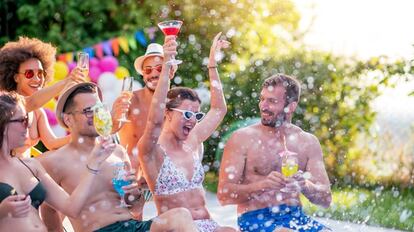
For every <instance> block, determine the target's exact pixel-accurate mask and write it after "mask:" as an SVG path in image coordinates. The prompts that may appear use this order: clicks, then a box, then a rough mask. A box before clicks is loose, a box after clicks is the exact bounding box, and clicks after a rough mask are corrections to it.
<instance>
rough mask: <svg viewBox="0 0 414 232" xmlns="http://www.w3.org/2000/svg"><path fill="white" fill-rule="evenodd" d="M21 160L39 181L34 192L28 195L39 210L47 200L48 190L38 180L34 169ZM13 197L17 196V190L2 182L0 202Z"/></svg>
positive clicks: (0, 184) (0, 183) (0, 185)
mask: <svg viewBox="0 0 414 232" xmlns="http://www.w3.org/2000/svg"><path fill="white" fill-rule="evenodd" d="M19 160H20V162H21V163H22V164H23V165H24V166H26V167H27V169H29V171H30V172H31V173H32V175H33V176H34V177H35V178H36V179H37V181H39V182H38V183H37V185H36V186H35V187H34V188H33V189H32V191H30V192H29V194H27V195H29V196H30V198H31V199H32V206H33V207H35V208H36V209H38V208H39V206H40V205H41V204H42V203H43V201H44V200H45V198H46V190H45V188H44V187H43V185H42V183H41V182H40V180H39V178H37V176H36V175H35V174H34V173H33V171H32V169H30V168H29V166H27V165H26V164H25V163H24V162H23V161H22V160H21V159H19ZM11 195H17V192H16V189H14V188H13V187H12V186H11V185H9V184H7V183H2V182H0V202H2V201H3V200H4V199H5V198H7V197H8V196H11Z"/></svg>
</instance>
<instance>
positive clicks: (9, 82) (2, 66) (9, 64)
mask: <svg viewBox="0 0 414 232" xmlns="http://www.w3.org/2000/svg"><path fill="white" fill-rule="evenodd" d="M55 56H56V48H55V47H54V46H53V45H52V44H50V43H45V42H42V41H40V40H38V39H35V38H32V39H31V38H27V37H19V40H18V41H13V42H8V43H6V44H5V45H4V46H3V47H2V48H1V49H0V89H1V90H6V91H16V89H17V83H16V81H15V80H14V76H15V75H16V74H17V73H18V72H19V67H20V64H22V63H23V62H25V61H27V60H29V59H32V58H35V59H38V60H39V61H40V62H41V63H42V66H43V69H44V70H45V72H46V76H45V83H46V82H48V81H49V80H50V79H51V78H52V77H53V74H54V64H55V61H56V60H55V59H56V58H55Z"/></svg>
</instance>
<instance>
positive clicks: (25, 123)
mask: <svg viewBox="0 0 414 232" xmlns="http://www.w3.org/2000/svg"><path fill="white" fill-rule="evenodd" d="M13 122H19V123H22V124H23V126H25V127H26V128H27V127H28V126H29V116H28V115H27V114H26V116H24V117H22V118H17V119H11V120H9V121H8V123H13Z"/></svg>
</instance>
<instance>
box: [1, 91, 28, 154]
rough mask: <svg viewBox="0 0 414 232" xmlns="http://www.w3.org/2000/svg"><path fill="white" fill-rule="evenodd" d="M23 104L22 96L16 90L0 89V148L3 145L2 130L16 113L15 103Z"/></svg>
mask: <svg viewBox="0 0 414 232" xmlns="http://www.w3.org/2000/svg"><path fill="white" fill-rule="evenodd" d="M19 104H20V105H23V106H24V104H25V100H24V97H23V96H21V95H20V94H18V93H16V92H6V91H0V148H1V147H3V139H4V131H5V130H6V125H7V124H8V123H9V120H10V119H11V118H12V117H13V115H14V114H15V113H16V109H17V105H19Z"/></svg>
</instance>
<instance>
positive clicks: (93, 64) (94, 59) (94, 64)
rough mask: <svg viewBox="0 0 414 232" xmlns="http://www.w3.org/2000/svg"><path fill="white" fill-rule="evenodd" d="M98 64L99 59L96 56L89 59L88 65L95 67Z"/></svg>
mask: <svg viewBox="0 0 414 232" xmlns="http://www.w3.org/2000/svg"><path fill="white" fill-rule="evenodd" d="M98 65H99V60H98V59H97V58H96V57H92V58H90V59H89V67H95V66H98Z"/></svg>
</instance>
